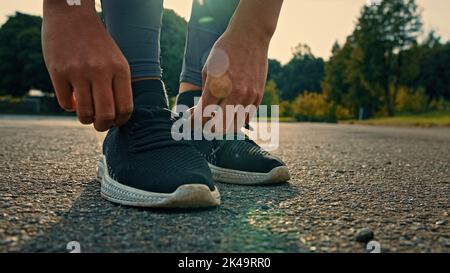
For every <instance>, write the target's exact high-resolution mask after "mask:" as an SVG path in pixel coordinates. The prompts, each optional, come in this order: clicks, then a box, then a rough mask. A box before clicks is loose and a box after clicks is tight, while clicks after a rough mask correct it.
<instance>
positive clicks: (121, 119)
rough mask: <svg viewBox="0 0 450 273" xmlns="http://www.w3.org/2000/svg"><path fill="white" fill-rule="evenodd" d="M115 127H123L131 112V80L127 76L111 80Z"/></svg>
mask: <svg viewBox="0 0 450 273" xmlns="http://www.w3.org/2000/svg"><path fill="white" fill-rule="evenodd" d="M113 94H114V105H115V121H114V124H115V125H116V126H122V125H124V124H125V123H126V122H127V121H128V120H129V119H130V117H131V113H132V112H133V95H132V93H131V78H130V76H129V74H128V75H127V74H123V75H116V76H115V77H114V80H113Z"/></svg>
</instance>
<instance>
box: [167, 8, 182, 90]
mask: <svg viewBox="0 0 450 273" xmlns="http://www.w3.org/2000/svg"><path fill="white" fill-rule="evenodd" d="M186 30H187V23H186V20H184V18H183V17H180V16H179V15H178V14H176V13H175V12H174V11H173V10H164V15H163V22H162V29H161V66H162V69H163V80H164V83H165V84H166V87H167V91H168V93H169V96H176V95H177V94H178V85H179V83H180V73H181V67H182V64H183V55H184V45H185V41H186Z"/></svg>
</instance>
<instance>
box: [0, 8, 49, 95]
mask: <svg viewBox="0 0 450 273" xmlns="http://www.w3.org/2000/svg"><path fill="white" fill-rule="evenodd" d="M41 24H42V19H41V18H40V17H38V16H31V15H27V14H23V13H19V12H18V13H16V14H15V15H14V16H11V17H9V18H8V20H7V21H6V23H5V24H4V25H3V26H2V27H1V28H0V60H1V62H0V74H1V75H2V77H1V78H0V94H10V95H13V96H23V95H24V94H26V93H27V92H28V90H30V89H32V88H34V89H40V90H43V91H45V92H50V91H51V90H53V89H52V87H51V81H50V77H49V76H48V73H47V69H46V67H45V64H44V60H43V57H42V49H41Z"/></svg>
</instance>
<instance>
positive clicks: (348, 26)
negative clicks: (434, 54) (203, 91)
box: [0, 0, 450, 63]
mask: <svg viewBox="0 0 450 273" xmlns="http://www.w3.org/2000/svg"><path fill="white" fill-rule="evenodd" d="M81 1H83V0H81ZM191 1H192V0H165V2H164V6H165V7H166V8H169V9H173V10H175V11H176V12H177V13H178V14H179V15H181V16H182V17H184V18H186V19H189V15H190V9H191ZM261 1H262V2H263V1H264V0H261ZM367 1H368V0H284V4H283V9H282V11H281V15H280V20H279V22H278V28H277V31H276V33H275V35H274V37H273V38H272V42H271V46H270V50H269V57H270V58H274V59H278V60H280V61H281V62H283V63H286V62H287V61H289V59H290V58H291V57H292V48H294V47H295V46H296V45H297V44H298V43H306V44H308V45H309V46H310V47H311V48H312V52H313V54H314V55H316V56H319V57H322V58H324V59H328V58H329V56H330V52H331V47H332V45H333V43H334V42H335V41H336V40H337V41H339V42H341V43H342V42H344V41H345V39H346V37H347V36H348V35H349V34H351V32H352V31H353V29H354V26H355V22H356V20H357V18H358V15H359V12H360V10H361V7H362V6H363V5H364V4H365V3H366V2H367ZM417 3H418V4H419V6H420V7H421V9H422V15H423V21H424V30H425V33H426V32H428V31H430V30H432V29H433V30H436V31H437V33H438V34H439V35H440V36H441V37H442V38H443V40H444V41H448V40H450V16H449V15H448V14H449V13H450V0H417ZM16 10H17V11H21V12H25V13H30V14H36V15H42V0H0V24H2V23H4V22H5V20H6V19H7V16H8V15H11V14H13V13H14V12H15V11H16Z"/></svg>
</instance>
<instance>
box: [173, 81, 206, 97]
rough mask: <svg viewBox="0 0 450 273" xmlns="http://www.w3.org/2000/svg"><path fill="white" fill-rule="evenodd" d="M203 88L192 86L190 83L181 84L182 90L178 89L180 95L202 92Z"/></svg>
mask: <svg viewBox="0 0 450 273" xmlns="http://www.w3.org/2000/svg"><path fill="white" fill-rule="evenodd" d="M201 90H202V87H201V86H198V85H195V84H192V83H188V82H181V83H180V88H179V89H178V91H179V93H180V94H181V93H185V92H188V91H201Z"/></svg>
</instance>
